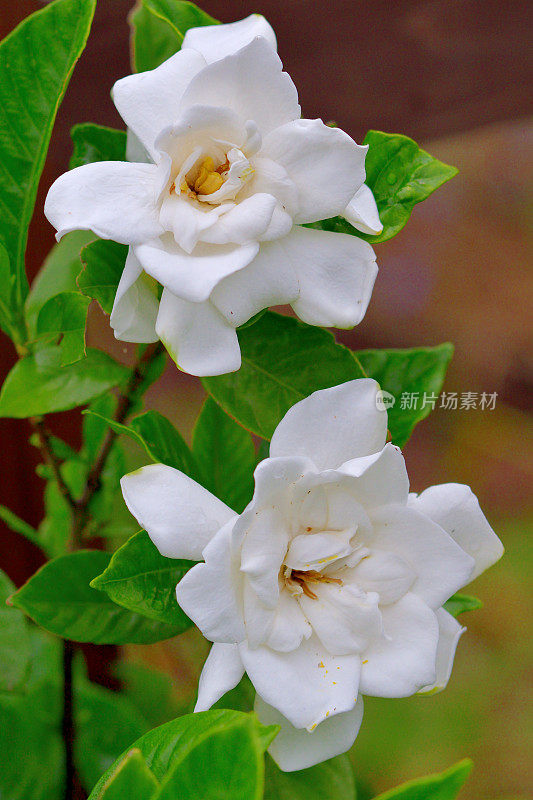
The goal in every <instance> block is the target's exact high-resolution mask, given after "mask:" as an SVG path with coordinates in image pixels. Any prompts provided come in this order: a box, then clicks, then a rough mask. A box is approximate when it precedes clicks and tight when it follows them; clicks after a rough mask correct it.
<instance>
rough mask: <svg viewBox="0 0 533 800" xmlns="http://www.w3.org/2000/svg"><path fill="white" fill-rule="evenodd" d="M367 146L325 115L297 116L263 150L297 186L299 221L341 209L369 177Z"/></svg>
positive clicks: (269, 138) (327, 215)
mask: <svg viewBox="0 0 533 800" xmlns="http://www.w3.org/2000/svg"><path fill="white" fill-rule="evenodd" d="M367 150H368V146H366V145H365V146H360V145H358V144H356V143H355V142H354V140H353V139H352V138H351V137H350V136H348V134H347V133H344V131H341V130H340V128H330V127H328V126H327V125H324V123H323V122H322V120H320V119H296V120H294V121H292V122H289V123H287V124H286V125H282V126H280V127H279V128H276V130H274V131H272V132H271V133H269V134H268V136H266V137H265V138H264V140H263V147H262V149H261V155H262V156H266V157H267V158H270V159H272V161H275V162H277V163H278V164H281V165H282V167H284V169H286V170H287V174H288V176H289V178H290V179H291V180H292V181H293V183H294V184H295V185H296V187H297V189H298V203H297V211H296V213H295V214H293V219H294V221H295V222H297V223H304V222H316V221H317V220H321V219H329V218H330V217H335V216H337V214H341V213H342V212H343V210H344V209H345V208H346V206H347V204H348V203H349V201H350V199H351V198H352V197H353V194H354V192H355V191H356V190H357V189H359V187H360V186H361V184H362V183H363V181H364V179H365V156H366V152H367Z"/></svg>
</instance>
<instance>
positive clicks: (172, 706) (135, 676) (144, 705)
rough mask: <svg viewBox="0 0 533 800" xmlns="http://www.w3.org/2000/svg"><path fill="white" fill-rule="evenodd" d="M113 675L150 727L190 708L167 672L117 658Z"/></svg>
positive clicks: (160, 723)
mask: <svg viewBox="0 0 533 800" xmlns="http://www.w3.org/2000/svg"><path fill="white" fill-rule="evenodd" d="M113 674H114V675H115V676H116V677H117V678H118V679H119V681H120V685H121V687H122V693H123V694H124V695H125V696H126V697H127V698H128V699H129V700H130V702H131V703H133V705H134V706H135V707H136V708H137V709H138V710H139V711H140V713H141V714H142V715H143V717H144V718H145V719H147V720H148V722H149V723H150V725H151V726H156V725H162V724H163V723H164V722H168V721H169V720H171V719H175V718H176V717H179V716H181V715H182V714H184V713H185V711H186V710H187V711H188V710H190V709H189V708H186V707H185V704H184V701H183V698H182V699H181V700H180V699H179V698H178V691H176V685H175V681H174V679H173V678H172V677H171V676H170V675H169V674H168V672H163V671H162V670H160V669H158V668H155V667H148V666H147V665H146V664H143V663H142V662H140V661H129V660H128V661H125V660H121V661H119V662H118V663H117V664H115V665H114V667H113ZM186 705H187V706H188V705H189V703H188V701H186ZM226 707H227V706H226Z"/></svg>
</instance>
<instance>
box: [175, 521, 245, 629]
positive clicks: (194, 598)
mask: <svg viewBox="0 0 533 800" xmlns="http://www.w3.org/2000/svg"><path fill="white" fill-rule="evenodd" d="M233 525H234V522H233V521H230V522H229V523H228V524H227V525H225V526H224V527H223V528H221V529H220V530H219V531H218V533H217V534H216V535H215V536H214V537H213V538H212V539H211V541H210V542H209V544H208V545H207V547H205V548H204V551H203V553H202V555H203V557H204V558H205V564H197V565H196V566H195V567H193V568H192V569H190V570H189V571H188V572H187V573H186V574H185V575H184V577H183V578H182V579H181V581H180V582H179V583H178V585H177V587H176V597H177V599H178V603H179V605H180V606H181V608H182V609H183V610H184V611H185V613H186V614H187V616H188V617H190V618H191V619H192V621H193V622H194V623H195V624H196V625H197V626H198V628H200V630H201V631H202V633H203V635H204V636H205V638H206V639H209V640H210V641H212V642H223V643H226V644H233V643H235V642H240V641H242V640H243V639H244V636H245V629H244V623H243V617H242V607H241V600H240V597H241V593H242V579H241V576H240V575H239V566H238V563H237V561H236V559H235V558H234V557H233V555H232V552H231V532H232V528H233Z"/></svg>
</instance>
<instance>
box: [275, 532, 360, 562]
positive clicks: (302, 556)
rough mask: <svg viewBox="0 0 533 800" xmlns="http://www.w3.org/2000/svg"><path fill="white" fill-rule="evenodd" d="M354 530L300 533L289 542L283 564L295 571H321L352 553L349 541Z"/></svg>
mask: <svg viewBox="0 0 533 800" xmlns="http://www.w3.org/2000/svg"><path fill="white" fill-rule="evenodd" d="M354 533H355V528H352V529H351V530H347V531H317V532H315V533H310V532H306V533H301V534H299V535H298V536H295V537H294V539H292V540H291V543H290V546H289V549H288V551H287V555H286V556H285V560H284V564H285V565H286V566H287V567H290V568H291V569H296V570H302V569H303V570H310V569H311V570H321V569H324V567H325V566H326V565H327V564H329V563H330V562H332V561H335V560H336V559H338V558H341V557H342V556H347V555H349V554H350V553H351V552H352V549H353V548H352V547H351V546H350V539H351V537H352V536H353V535H354Z"/></svg>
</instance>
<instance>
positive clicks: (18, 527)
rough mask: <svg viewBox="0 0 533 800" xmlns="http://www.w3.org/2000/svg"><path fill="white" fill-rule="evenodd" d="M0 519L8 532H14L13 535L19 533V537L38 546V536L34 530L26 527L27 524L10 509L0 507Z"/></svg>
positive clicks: (29, 526) (28, 526)
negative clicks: (8, 529)
mask: <svg viewBox="0 0 533 800" xmlns="http://www.w3.org/2000/svg"><path fill="white" fill-rule="evenodd" d="M0 519H1V520H2V521H3V522H5V524H6V525H7V527H8V528H10V530H12V531H15V533H20V535H21V536H24V537H25V538H26V539H29V541H30V542H33V544H36V545H38V546H39V534H38V533H37V531H36V530H35V528H32V526H31V525H28V523H27V522H25V521H24V520H23V519H21V518H20V517H18V516H17V515H16V514H15V513H14V512H13V511H11V509H10V508H7V507H6V506H2V505H0Z"/></svg>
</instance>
